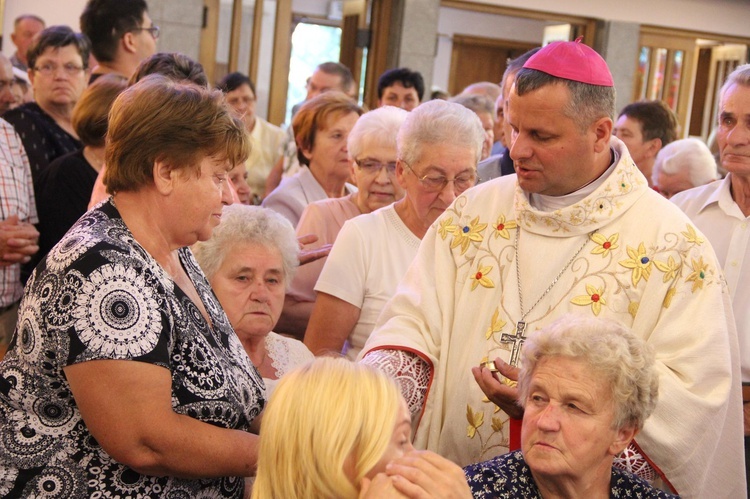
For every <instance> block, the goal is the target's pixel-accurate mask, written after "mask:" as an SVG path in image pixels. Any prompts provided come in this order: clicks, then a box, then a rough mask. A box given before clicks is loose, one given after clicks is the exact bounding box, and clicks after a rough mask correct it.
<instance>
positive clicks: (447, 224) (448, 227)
mask: <svg viewBox="0 0 750 499" xmlns="http://www.w3.org/2000/svg"><path fill="white" fill-rule="evenodd" d="M456 228H457V227H456V226H455V225H453V217H448V218H444V219H443V220H441V221H440V226H439V227H438V234H440V237H442V238H443V240H445V238H446V237H448V234H453V231H455V230H456Z"/></svg>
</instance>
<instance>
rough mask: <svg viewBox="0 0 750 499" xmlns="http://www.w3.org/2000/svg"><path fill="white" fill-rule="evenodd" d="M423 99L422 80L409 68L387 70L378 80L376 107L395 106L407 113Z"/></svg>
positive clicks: (417, 72) (418, 74)
mask: <svg viewBox="0 0 750 499" xmlns="http://www.w3.org/2000/svg"><path fill="white" fill-rule="evenodd" d="M423 97H424V78H422V74H421V73H419V71H412V70H411V69H409V68H396V69H389V70H388V71H386V72H384V73H383V74H382V75H380V78H378V107H381V106H395V107H400V108H401V109H405V110H407V111H411V110H413V109H414V108H415V107H417V106H418V105H419V104H420V103H421V102H422V98H423Z"/></svg>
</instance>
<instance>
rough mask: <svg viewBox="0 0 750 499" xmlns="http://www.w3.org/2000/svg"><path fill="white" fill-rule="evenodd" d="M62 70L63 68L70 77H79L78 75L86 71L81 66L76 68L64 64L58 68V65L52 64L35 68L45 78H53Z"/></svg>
mask: <svg viewBox="0 0 750 499" xmlns="http://www.w3.org/2000/svg"><path fill="white" fill-rule="evenodd" d="M60 68H62V70H63V72H64V73H65V74H66V75H68V76H78V73H80V72H81V71H83V70H84V69H86V68H84V67H81V66H76V65H75V64H72V63H68V64H63V65H62V66H58V65H57V64H52V63H46V64H42V65H41V66H37V67H35V68H34V71H36V72H37V73H41V74H43V75H44V76H52V75H54V74H55V73H57V70H58V69H60Z"/></svg>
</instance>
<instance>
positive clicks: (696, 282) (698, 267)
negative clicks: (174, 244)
mask: <svg viewBox="0 0 750 499" xmlns="http://www.w3.org/2000/svg"><path fill="white" fill-rule="evenodd" d="M691 268H692V270H693V272H692V273H691V274H690V275H689V276H687V278H686V279H685V281H687V282H692V283H693V287H692V289H691V290H690V291H692V292H693V293H695V291H696V290H698V289H703V280H704V279H705V278H706V270H708V265H706V264H705V263H703V257H700V258H698V259H697V260H693V264H692V265H691Z"/></svg>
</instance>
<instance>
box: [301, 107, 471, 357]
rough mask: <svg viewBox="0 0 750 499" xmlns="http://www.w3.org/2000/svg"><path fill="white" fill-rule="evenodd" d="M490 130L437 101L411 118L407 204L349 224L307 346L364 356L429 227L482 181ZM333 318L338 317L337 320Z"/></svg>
mask: <svg viewBox="0 0 750 499" xmlns="http://www.w3.org/2000/svg"><path fill="white" fill-rule="evenodd" d="M483 139H484V131H483V130H482V125H481V123H480V122H479V119H478V118H477V116H476V115H475V114H474V113H473V112H471V111H469V110H468V109H466V108H465V107H463V106H460V105H458V104H454V103H450V102H446V101H441V100H436V101H430V102H427V103H425V104H422V105H420V106H419V107H417V108H416V109H415V110H414V111H412V112H411V113H409V115H408V116H407V117H406V120H405V121H404V124H403V125H402V127H401V129H400V130H399V133H398V138H397V149H398V160H397V162H396V172H395V175H396V182H398V184H399V185H400V186H401V187H402V188H403V189H404V191H405V192H406V195H405V196H404V197H403V199H401V200H400V201H398V202H396V203H394V204H391V205H388V206H386V207H384V208H381V209H379V210H377V211H374V212H372V213H368V214H366V215H361V216H358V217H356V218H353V219H351V220H349V221H348V222H346V223H345V224H344V227H343V228H342V229H341V232H340V233H339V235H338V237H337V238H336V243H335V244H334V245H333V249H332V250H331V254H330V255H329V256H328V260H327V261H326V263H325V266H324V267H323V271H322V273H321V274H320V278H319V279H318V282H317V284H316V285H315V290H316V291H317V292H318V296H317V300H316V302H315V306H314V307H313V312H312V315H311V317H310V324H309V325H308V327H307V331H306V333H305V344H306V345H307V346H308V348H310V350H311V351H312V352H313V353H314V354H316V355H321V354H324V353H326V352H331V351H334V352H339V351H341V350H342V348H343V347H344V344H345V342H346V341H347V340H348V342H349V349H348V351H347V353H346V355H347V356H348V357H349V358H350V359H354V358H356V356H357V354H358V353H359V351H360V350H361V349H362V347H363V346H364V344H365V341H366V340H367V338H368V337H369V336H370V333H371V332H372V329H373V327H374V326H375V320H376V319H377V317H378V315H379V314H380V311H381V309H382V308H383V305H384V304H385V302H386V301H387V300H388V299H390V298H391V296H393V293H394V292H395V291H396V286H397V285H398V283H399V281H400V280H401V278H402V277H403V275H404V274H405V273H406V269H407V268H408V267H409V264H410V263H411V261H412V260H413V259H414V257H415V255H416V254H417V249H418V248H419V243H420V241H421V239H422V237H424V235H425V233H426V232H427V229H428V228H429V227H430V226H431V225H432V223H433V222H434V221H435V220H436V219H437V217H438V216H439V215H440V214H441V213H442V212H443V211H444V210H445V209H446V208H447V207H448V206H449V205H450V204H451V203H452V202H453V200H454V199H455V198H456V197H457V196H458V195H459V194H461V193H462V192H463V191H465V190H466V189H468V188H470V187H472V186H473V185H474V183H475V182H476V178H477V175H476V166H477V162H478V161H479V155H480V154H481V152H482V142H483ZM331 317H335V318H336V320H335V321H332V320H331Z"/></svg>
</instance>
